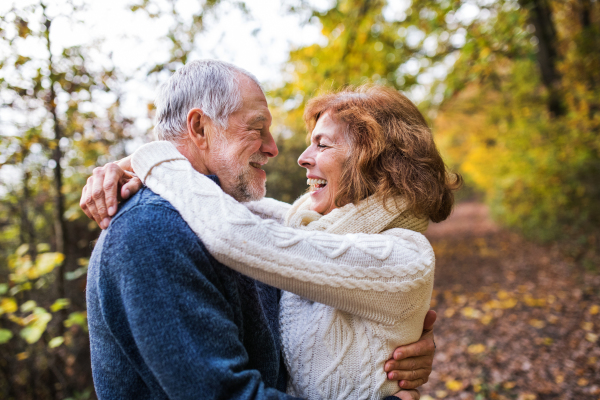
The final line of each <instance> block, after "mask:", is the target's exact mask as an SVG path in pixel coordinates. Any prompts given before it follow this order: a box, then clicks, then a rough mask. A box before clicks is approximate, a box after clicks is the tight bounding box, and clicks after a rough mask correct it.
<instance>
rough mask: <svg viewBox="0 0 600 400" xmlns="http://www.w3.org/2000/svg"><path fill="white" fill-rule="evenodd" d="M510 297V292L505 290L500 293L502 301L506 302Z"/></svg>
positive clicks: (499, 296)
mask: <svg viewBox="0 0 600 400" xmlns="http://www.w3.org/2000/svg"><path fill="white" fill-rule="evenodd" d="M509 297H510V294H509V293H508V292H505V291H504V290H501V291H499V292H498V298H499V299H500V300H506V299H508V298H509Z"/></svg>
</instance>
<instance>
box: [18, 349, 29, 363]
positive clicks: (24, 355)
mask: <svg viewBox="0 0 600 400" xmlns="http://www.w3.org/2000/svg"><path fill="white" fill-rule="evenodd" d="M27 357H29V354H28V353H27V352H26V351H24V352H22V353H19V354H17V360H19V361H21V360H25V359H27Z"/></svg>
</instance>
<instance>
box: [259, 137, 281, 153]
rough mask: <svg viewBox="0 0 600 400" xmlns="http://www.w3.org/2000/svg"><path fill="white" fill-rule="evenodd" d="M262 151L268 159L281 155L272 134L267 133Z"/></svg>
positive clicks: (261, 147)
mask: <svg viewBox="0 0 600 400" xmlns="http://www.w3.org/2000/svg"><path fill="white" fill-rule="evenodd" d="M260 151H261V152H262V153H263V154H264V155H266V156H267V157H275V156H276V155H277V154H279V149H277V144H276V143H275V139H273V135H272V134H271V132H267V134H266V136H265V138H264V139H263V143H262V146H260Z"/></svg>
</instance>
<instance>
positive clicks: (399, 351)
mask: <svg viewBox="0 0 600 400" xmlns="http://www.w3.org/2000/svg"><path fill="white" fill-rule="evenodd" d="M434 352H435V344H434V343H433V332H432V331H428V332H425V333H424V334H423V335H422V336H421V339H419V341H418V342H415V343H411V344H408V345H406V346H400V347H398V348H396V350H394V355H393V358H394V360H402V359H405V358H409V357H422V356H433V353H434Z"/></svg>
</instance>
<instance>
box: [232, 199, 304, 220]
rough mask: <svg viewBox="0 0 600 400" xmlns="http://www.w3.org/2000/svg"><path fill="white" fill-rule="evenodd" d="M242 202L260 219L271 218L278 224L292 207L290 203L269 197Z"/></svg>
mask: <svg viewBox="0 0 600 400" xmlns="http://www.w3.org/2000/svg"><path fill="white" fill-rule="evenodd" d="M242 204H243V205H244V206H246V208H247V209H248V210H250V211H251V212H252V213H253V214H254V215H258V216H259V217H261V218H262V219H273V220H275V221H277V222H279V223H280V224H283V222H284V219H285V215H286V214H287V212H288V211H289V209H290V208H292V205H291V204H288V203H284V202H283V201H279V200H275V199H272V198H270V197H265V198H263V199H261V200H257V201H250V202H248V203H242Z"/></svg>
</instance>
